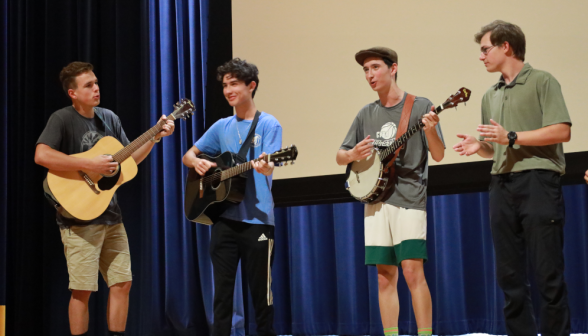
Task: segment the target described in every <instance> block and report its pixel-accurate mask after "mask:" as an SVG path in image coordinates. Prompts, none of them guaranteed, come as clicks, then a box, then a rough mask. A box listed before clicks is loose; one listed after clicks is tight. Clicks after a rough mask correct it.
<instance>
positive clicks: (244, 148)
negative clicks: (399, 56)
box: [237, 111, 261, 163]
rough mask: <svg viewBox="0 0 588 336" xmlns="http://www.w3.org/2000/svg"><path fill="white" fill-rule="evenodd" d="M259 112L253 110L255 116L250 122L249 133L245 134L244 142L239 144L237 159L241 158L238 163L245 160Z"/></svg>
mask: <svg viewBox="0 0 588 336" xmlns="http://www.w3.org/2000/svg"><path fill="white" fill-rule="evenodd" d="M260 115H261V112H259V111H257V112H255V117H254V118H253V121H252V122H251V126H250V127H249V134H247V138H245V142H244V143H243V145H241V149H240V150H239V154H237V156H238V157H239V160H242V161H241V162H240V163H243V162H247V152H249V148H250V147H251V144H252V140H253V137H254V136H255V127H256V126H257V121H259V116H260Z"/></svg>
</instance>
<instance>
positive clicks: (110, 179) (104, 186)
mask: <svg viewBox="0 0 588 336" xmlns="http://www.w3.org/2000/svg"><path fill="white" fill-rule="evenodd" d="M119 167H120V166H119ZM120 172H121V170H120V169H117V170H116V172H115V173H114V175H112V176H104V177H102V178H101V179H100V180H98V188H100V190H110V189H112V188H113V187H114V186H115V185H116V182H118V179H119V177H120Z"/></svg>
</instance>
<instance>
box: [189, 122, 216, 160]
mask: <svg viewBox="0 0 588 336" xmlns="http://www.w3.org/2000/svg"><path fill="white" fill-rule="evenodd" d="M222 120H223V119H221V120H218V121H217V122H215V123H214V124H213V125H212V126H211V127H210V128H209V129H208V131H206V132H205V133H204V135H203V136H202V137H200V139H198V141H196V143H194V146H196V148H198V149H199V150H200V151H201V152H202V153H204V154H206V155H209V156H215V155H218V154H220V152H221V146H220V137H219V136H220V134H219V133H220V129H221V128H222V126H223V123H222Z"/></svg>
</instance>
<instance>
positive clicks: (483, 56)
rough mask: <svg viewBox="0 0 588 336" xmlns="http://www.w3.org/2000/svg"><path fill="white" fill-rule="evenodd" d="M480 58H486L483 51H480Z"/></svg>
mask: <svg viewBox="0 0 588 336" xmlns="http://www.w3.org/2000/svg"><path fill="white" fill-rule="evenodd" d="M479 59H480V61H483V60H485V59H486V55H484V53H483V52H480V58H479Z"/></svg>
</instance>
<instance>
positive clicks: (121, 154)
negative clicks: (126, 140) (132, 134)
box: [112, 114, 176, 163]
mask: <svg viewBox="0 0 588 336" xmlns="http://www.w3.org/2000/svg"><path fill="white" fill-rule="evenodd" d="M167 120H171V121H175V120H176V118H175V116H174V115H173V114H170V115H169V116H167ZM164 125H165V121H163V120H160V121H158V122H157V123H156V124H155V126H153V127H151V128H150V129H148V130H147V132H145V133H143V134H142V135H141V136H139V137H138V138H137V139H135V140H134V141H133V142H131V143H130V144H128V145H127V146H126V147H125V148H123V149H121V150H120V151H118V152H117V153H116V154H114V155H113V156H112V158H113V159H114V161H116V162H118V163H122V162H123V161H124V160H126V159H128V158H129V156H131V155H132V154H133V153H134V152H135V151H136V150H137V149H139V148H141V146H143V145H144V144H146V143H147V141H149V140H151V138H153V137H154V136H156V135H157V133H159V132H161V130H163V126H164Z"/></svg>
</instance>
